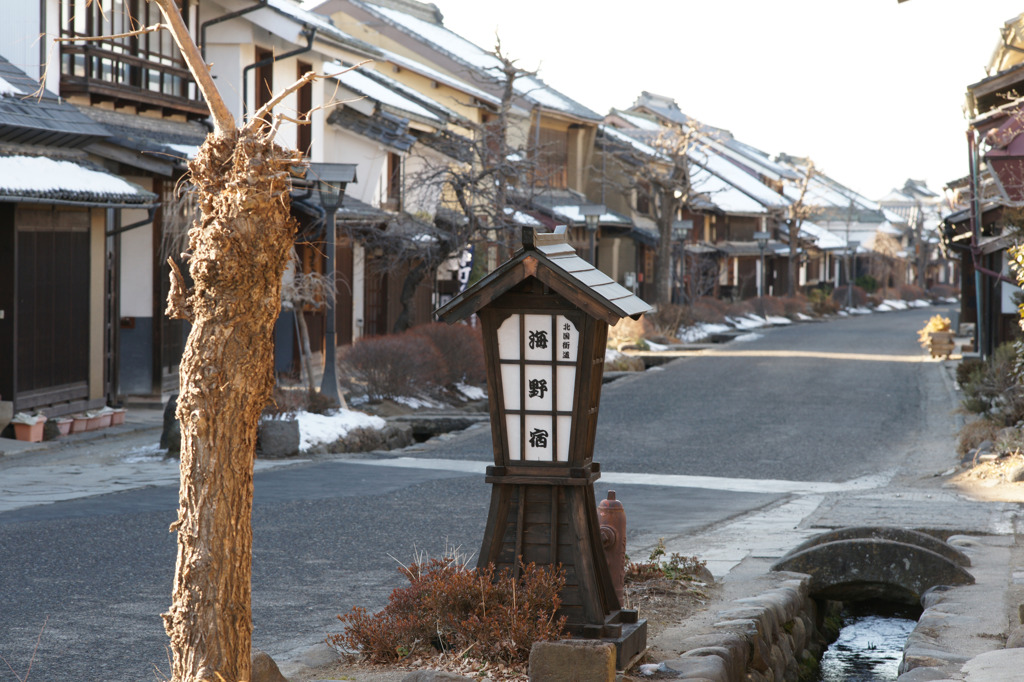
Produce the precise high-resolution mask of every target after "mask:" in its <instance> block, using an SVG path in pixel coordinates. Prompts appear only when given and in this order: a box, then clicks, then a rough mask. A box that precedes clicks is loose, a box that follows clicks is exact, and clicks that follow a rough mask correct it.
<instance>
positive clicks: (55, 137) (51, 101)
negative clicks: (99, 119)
mask: <svg viewBox="0 0 1024 682" xmlns="http://www.w3.org/2000/svg"><path fill="white" fill-rule="evenodd" d="M0 81H2V82H4V83H6V84H7V85H6V87H4V88H2V89H0V90H2V91H0V141H3V142H11V143H14V144H31V145H54V146H62V147H77V146H82V145H84V144H86V143H88V142H90V141H93V140H96V139H98V138H101V137H106V136H107V135H109V133H108V131H107V130H106V129H105V128H104V127H103V126H101V125H98V124H97V123H95V122H94V121H92V120H90V119H89V118H88V117H87V116H85V115H83V114H82V113H81V112H80V111H78V109H76V108H75V107H74V106H72V105H70V104H68V103H67V102H64V101H62V100H61V99H59V98H58V97H56V96H54V95H53V94H52V93H51V92H49V91H48V90H45V89H44V90H43V91H42V92H41V93H40V92H39V84H38V83H36V82H35V81H34V80H32V79H31V78H30V77H29V76H28V75H27V74H26V73H25V72H24V71H22V70H21V69H19V68H18V67H16V66H14V65H13V64H11V63H10V62H9V61H7V60H6V59H4V58H3V57H0Z"/></svg>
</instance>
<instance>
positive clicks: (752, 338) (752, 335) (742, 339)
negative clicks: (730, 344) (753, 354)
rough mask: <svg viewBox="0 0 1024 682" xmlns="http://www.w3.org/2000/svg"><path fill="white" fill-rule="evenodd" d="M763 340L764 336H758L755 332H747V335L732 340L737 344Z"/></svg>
mask: <svg viewBox="0 0 1024 682" xmlns="http://www.w3.org/2000/svg"><path fill="white" fill-rule="evenodd" d="M763 338H764V334H758V333H757V332H749V333H747V334H740V335H739V336H737V337H736V338H735V339H733V341H736V342H737V343H744V342H747V341H757V340H758V339H763Z"/></svg>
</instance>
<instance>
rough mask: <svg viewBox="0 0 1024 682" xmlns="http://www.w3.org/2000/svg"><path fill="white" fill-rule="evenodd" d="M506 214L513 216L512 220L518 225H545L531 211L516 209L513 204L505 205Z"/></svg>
mask: <svg viewBox="0 0 1024 682" xmlns="http://www.w3.org/2000/svg"><path fill="white" fill-rule="evenodd" d="M505 215H507V216H511V218H512V220H513V221H514V222H515V223H516V224H517V225H527V226H529V227H543V224H542V223H541V222H540V221H539V220H537V219H536V218H534V217H533V216H532V215H530V214H529V213H523V212H522V211H516V210H514V209H513V208H512V207H511V206H506V207H505Z"/></svg>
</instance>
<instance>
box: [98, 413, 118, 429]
mask: <svg viewBox="0 0 1024 682" xmlns="http://www.w3.org/2000/svg"><path fill="white" fill-rule="evenodd" d="M98 416H99V418H100V425H99V426H98V427H97V428H100V429H105V428H107V427H108V426H110V422H111V421H113V419H114V413H113V412H101V413H100V414H99V415H98Z"/></svg>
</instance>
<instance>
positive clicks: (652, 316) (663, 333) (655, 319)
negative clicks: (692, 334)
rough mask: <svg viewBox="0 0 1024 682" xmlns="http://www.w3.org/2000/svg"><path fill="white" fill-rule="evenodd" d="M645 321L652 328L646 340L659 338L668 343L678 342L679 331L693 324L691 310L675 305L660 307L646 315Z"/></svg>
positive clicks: (669, 304)
mask: <svg viewBox="0 0 1024 682" xmlns="http://www.w3.org/2000/svg"><path fill="white" fill-rule="evenodd" d="M643 319H644V322H645V323H646V324H647V325H648V326H649V327H650V329H649V333H648V334H646V338H658V339H662V340H664V341H668V342H675V341H678V338H677V337H678V336H679V329H680V328H681V327H688V326H690V325H692V324H693V315H692V314H691V312H690V309H689V308H687V307H686V306H681V305H676V304H674V303H668V304H665V305H661V306H658V309H657V310H654V311H652V312H649V313H646V314H645V315H644V317H643ZM616 326H618V325H616Z"/></svg>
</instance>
